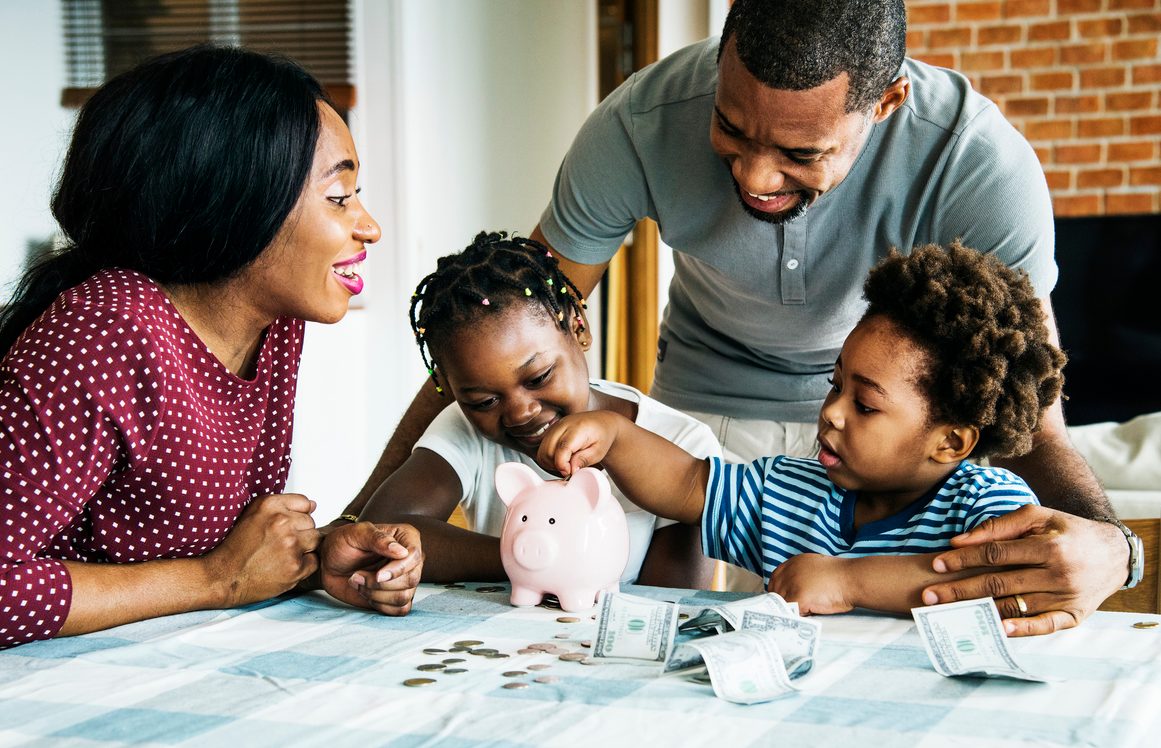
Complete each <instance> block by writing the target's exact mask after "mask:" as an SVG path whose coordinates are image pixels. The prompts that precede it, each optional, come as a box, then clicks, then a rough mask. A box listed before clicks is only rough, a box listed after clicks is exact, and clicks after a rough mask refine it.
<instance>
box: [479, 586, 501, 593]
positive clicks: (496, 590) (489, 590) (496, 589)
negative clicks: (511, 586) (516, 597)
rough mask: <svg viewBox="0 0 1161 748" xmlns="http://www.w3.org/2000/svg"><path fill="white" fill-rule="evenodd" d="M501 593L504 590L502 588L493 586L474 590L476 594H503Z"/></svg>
mask: <svg viewBox="0 0 1161 748" xmlns="http://www.w3.org/2000/svg"><path fill="white" fill-rule="evenodd" d="M503 591H504V588H503V587H496V586H494V585H493V586H487V587H477V588H476V592H503Z"/></svg>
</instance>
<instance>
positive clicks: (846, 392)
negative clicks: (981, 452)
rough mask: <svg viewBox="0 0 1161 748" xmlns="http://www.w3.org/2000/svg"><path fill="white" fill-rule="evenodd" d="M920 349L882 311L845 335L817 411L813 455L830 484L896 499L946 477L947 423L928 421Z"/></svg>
mask: <svg viewBox="0 0 1161 748" xmlns="http://www.w3.org/2000/svg"><path fill="white" fill-rule="evenodd" d="M928 365H929V362H928V355H927V353H926V352H925V351H924V350H923V349H922V348H920V347H919V346H917V345H916V344H915V343H914V342H912V341H911V340H910V339H909V338H908V337H906V336H905V335H903V334H902V333H901V332H900V331H899V329H898V328H897V327H896V326H895V324H894V323H892V322H891V321H889V320H888V319H887V318H885V317H882V316H875V317H870V318H867V319H864V320H863V321H862V322H860V323H859V324H858V325H857V326H856V327H855V329H854V330H853V331H852V332H851V334H850V335H849V336H847V339H846V342H845V343H844V344H843V348H842V352H841V353H840V354H839V359H838V361H837V362H836V363H835V367H834V376H833V379H832V382H833V384H832V387H831V389H830V391H829V392H828V393H827V396H826V400H825V401H824V402H823V406H822V410H821V411H820V412H819V416H818V441H819V445H820V450H819V455H818V460H819V462H820V463H822V466H823V467H824V468H826V474H827V476H828V477H829V478H830V479H831V480H832V481H834V483H835V484H836V485H838V486H839V487H841V488H845V489H847V490H854V491H859V492H860V494H862V495H864V496H867V497H876V498H878V497H881V498H885V499H889V500H890V501H891V502H892V503H893V504H895V505H896V506H903V505H905V504H906V503H909V502H911V501H914V500H915V499H918V498H919V497H920V496H922V495H923V494H924V493H925V492H927V491H928V490H929V489H930V488H931V487H932V486H933V485H935V483H937V482H938V481H940V480H942V479H943V478H944V477H946V475H947V473H948V471H949V465H948V463H947V461H946V460H945V461H939V460H938V459H937V457H938V455H939V447H940V446H941V445H942V444H943V443H944V441H945V438H946V434H947V432H948V430H949V429H950V427H949V426H947V425H946V424H934V423H929V422H928V409H927V399H926V396H925V395H924V394H923V393H922V392H921V391H920V389H919V387H918V385H917V384H916V380H917V379H918V375H919V374H920V373H921V372H922V370H923V368H924V367H926V366H928Z"/></svg>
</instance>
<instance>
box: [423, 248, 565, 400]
mask: <svg viewBox="0 0 1161 748" xmlns="http://www.w3.org/2000/svg"><path fill="white" fill-rule="evenodd" d="M517 304H535V305H539V306H540V307H541V308H543V309H544V310H545V312H547V313H548V314H550V315H551V316H552V318H553V319H554V320H555V321H556V325H557V327H559V328H560V329H561V330H562V331H563V332H565V333H569V332H570V330H571V325H572V323H573V319H574V318H577V323H578V324H579V325H580V329H582V330H583V329H584V323H583V321H581V319H580V318H581V314H580V310H582V309H584V308H586V304H585V300H584V298H583V297H582V296H581V293H580V291H579V290H578V289H577V287H576V286H575V285H573V282H572V281H570V280H569V279H568V278H567V277H566V276H565V275H564V273H562V272H561V271H560V266H559V264H558V263H557V261H556V258H555V257H553V256H552V252H550V251H549V249H548V247H546V246H544V245H543V244H541V243H540V242H538V241H536V240H535V239H528V238H525V237H521V236H516V235H515V234H513V235H512V236H509V235H508V233H507V232H506V231H492V232H488V231H481V232H480V233H479V234H477V235H476V238H475V239H474V240H473V241H472V243H471V244H470V245H468V246H467V247H466V248H465V249H464V250H463V251H461V252H457V253H456V254H454V255H447V256H446V257H441V258H439V260H438V262H437V264H436V269H435V272H434V273H431V274H430V275H428V276H427V277H425V278H424V279H423V280H421V281H420V282H419V285H418V286H416V288H415V293H413V294H412V295H411V307H410V309H408V313H407V316H408V319H409V320H410V322H411V331H412V332H414V333H415V342H416V344H417V345H418V346H419V355H420V357H422V358H423V365H424V366H425V367H427V373H428V375H429V376H430V377H431V379H432V381H433V382H434V383H435V388H436V391H437V392H439V393H440V394H441V395H442V394H443V386H442V385H440V383H439V374H438V370H439V364H438V363H437V362H436V360H435V353H434V350H433V349H435V348H438V347H439V346H440V345H441V344H442V343H444V342H446V341H447V340H448V338H450V337H451V336H452V334H453V333H454V332H455V331H456V330H458V329H459V328H461V327H462V326H463V325H466V324H469V323H471V322H473V321H475V320H476V319H477V318H479V317H480V315H483V314H500V313H501V312H504V311H505V310H507V309H510V308H512V307H514V306H516V305H517Z"/></svg>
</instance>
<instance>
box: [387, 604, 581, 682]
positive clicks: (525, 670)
mask: <svg viewBox="0 0 1161 748" xmlns="http://www.w3.org/2000/svg"><path fill="white" fill-rule="evenodd" d="M501 589H502V588H501ZM477 591H481V590H477ZM541 607H550V606H544V605H542V606H541ZM580 620H581V619H580V618H578V617H577V616H571V615H562V616H558V617H557V619H556V622H557V623H560V624H566V625H571V624H577V623H580ZM553 639H554V641H547V642H532V643H529V644H527V645H525V646H523V647H521V648H519V649H518V650H516V654H518V655H525V656H527V655H549V656H555V657H556V658H557V660H558V661H562V662H577V663H580V664H582V665H592V664H596V663H595V661H594V660H593V658H592V657H590V656H589V655H588V654H587V653H585V652H583V651H578V650H577V649H576V648H575V646H578V645H579V646H580V647H581V648H582V649H587V648H591V647H592V645H593V643H592V641H591V640H588V639H584V640H576V639H574V638H573V634H572V632H570V631H567V630H564V631H561V632H559V633H557V634H554V635H553ZM565 644H569V645H573V646H572V648H570V647H566V646H563V645H565ZM483 645H484V642H483V641H481V640H479V639H461V640H459V641H457V642H453V643H452V645H451V646H450V647H447V648H442V647H424V648H423V654H425V655H428V656H438V655H451V656H448V657H444V658H442V659H441V660H440V661H439V662H428V663H424V664H421V665H418V666H416V670H419V671H420V672H424V673H430V674H431V675H437V674H439V675H459V674H462V673H466V672H468V670H469V668H470V665H469V663H470V658H464V657H459V656H455V655H461V654H466V655H472V656H475V657H479V658H481V659H488V660H496V659H503V658H506V657H511V656H512V655H510V654H508V653H507V652H501V651H500V650H498V649H496V648H494V647H486V646H483ZM449 666H454V667H449ZM551 667H552V665H551V664H549V663H546V662H533V663H529V664H528V665H525V666H523V667H521V668H520V669H513V670H505V671H503V672H502V673H501V675H502V676H503V677H505V678H511V679H516V678H524V677H527V676H529V675H530V674H531V673H543V671H545V670H548V669H550V668H551ZM436 682H437V681H436V679H435V678H433V677H424V678H408V679H407V680H405V681H403V685H405V686H408V687H412V688H414V687H419V686H430V685H432V684H434V683H436ZM531 682H532V683H539V684H546V685H547V684H553V683H559V682H560V677H559V676H556V675H552V674H547V673H544V674H541V675H537V676H536V677H534V678H533V679H532V681H531ZM528 687H529V682H528V681H524V680H510V681H509V682H507V683H504V684H503V685H502V686H501V688H505V689H508V690H516V689H523V688H528Z"/></svg>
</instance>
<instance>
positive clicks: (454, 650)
mask: <svg viewBox="0 0 1161 748" xmlns="http://www.w3.org/2000/svg"><path fill="white" fill-rule="evenodd" d="M471 651H472V648H471V647H452V648H451V649H449V650H448V652H449V653H458V652H471Z"/></svg>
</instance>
